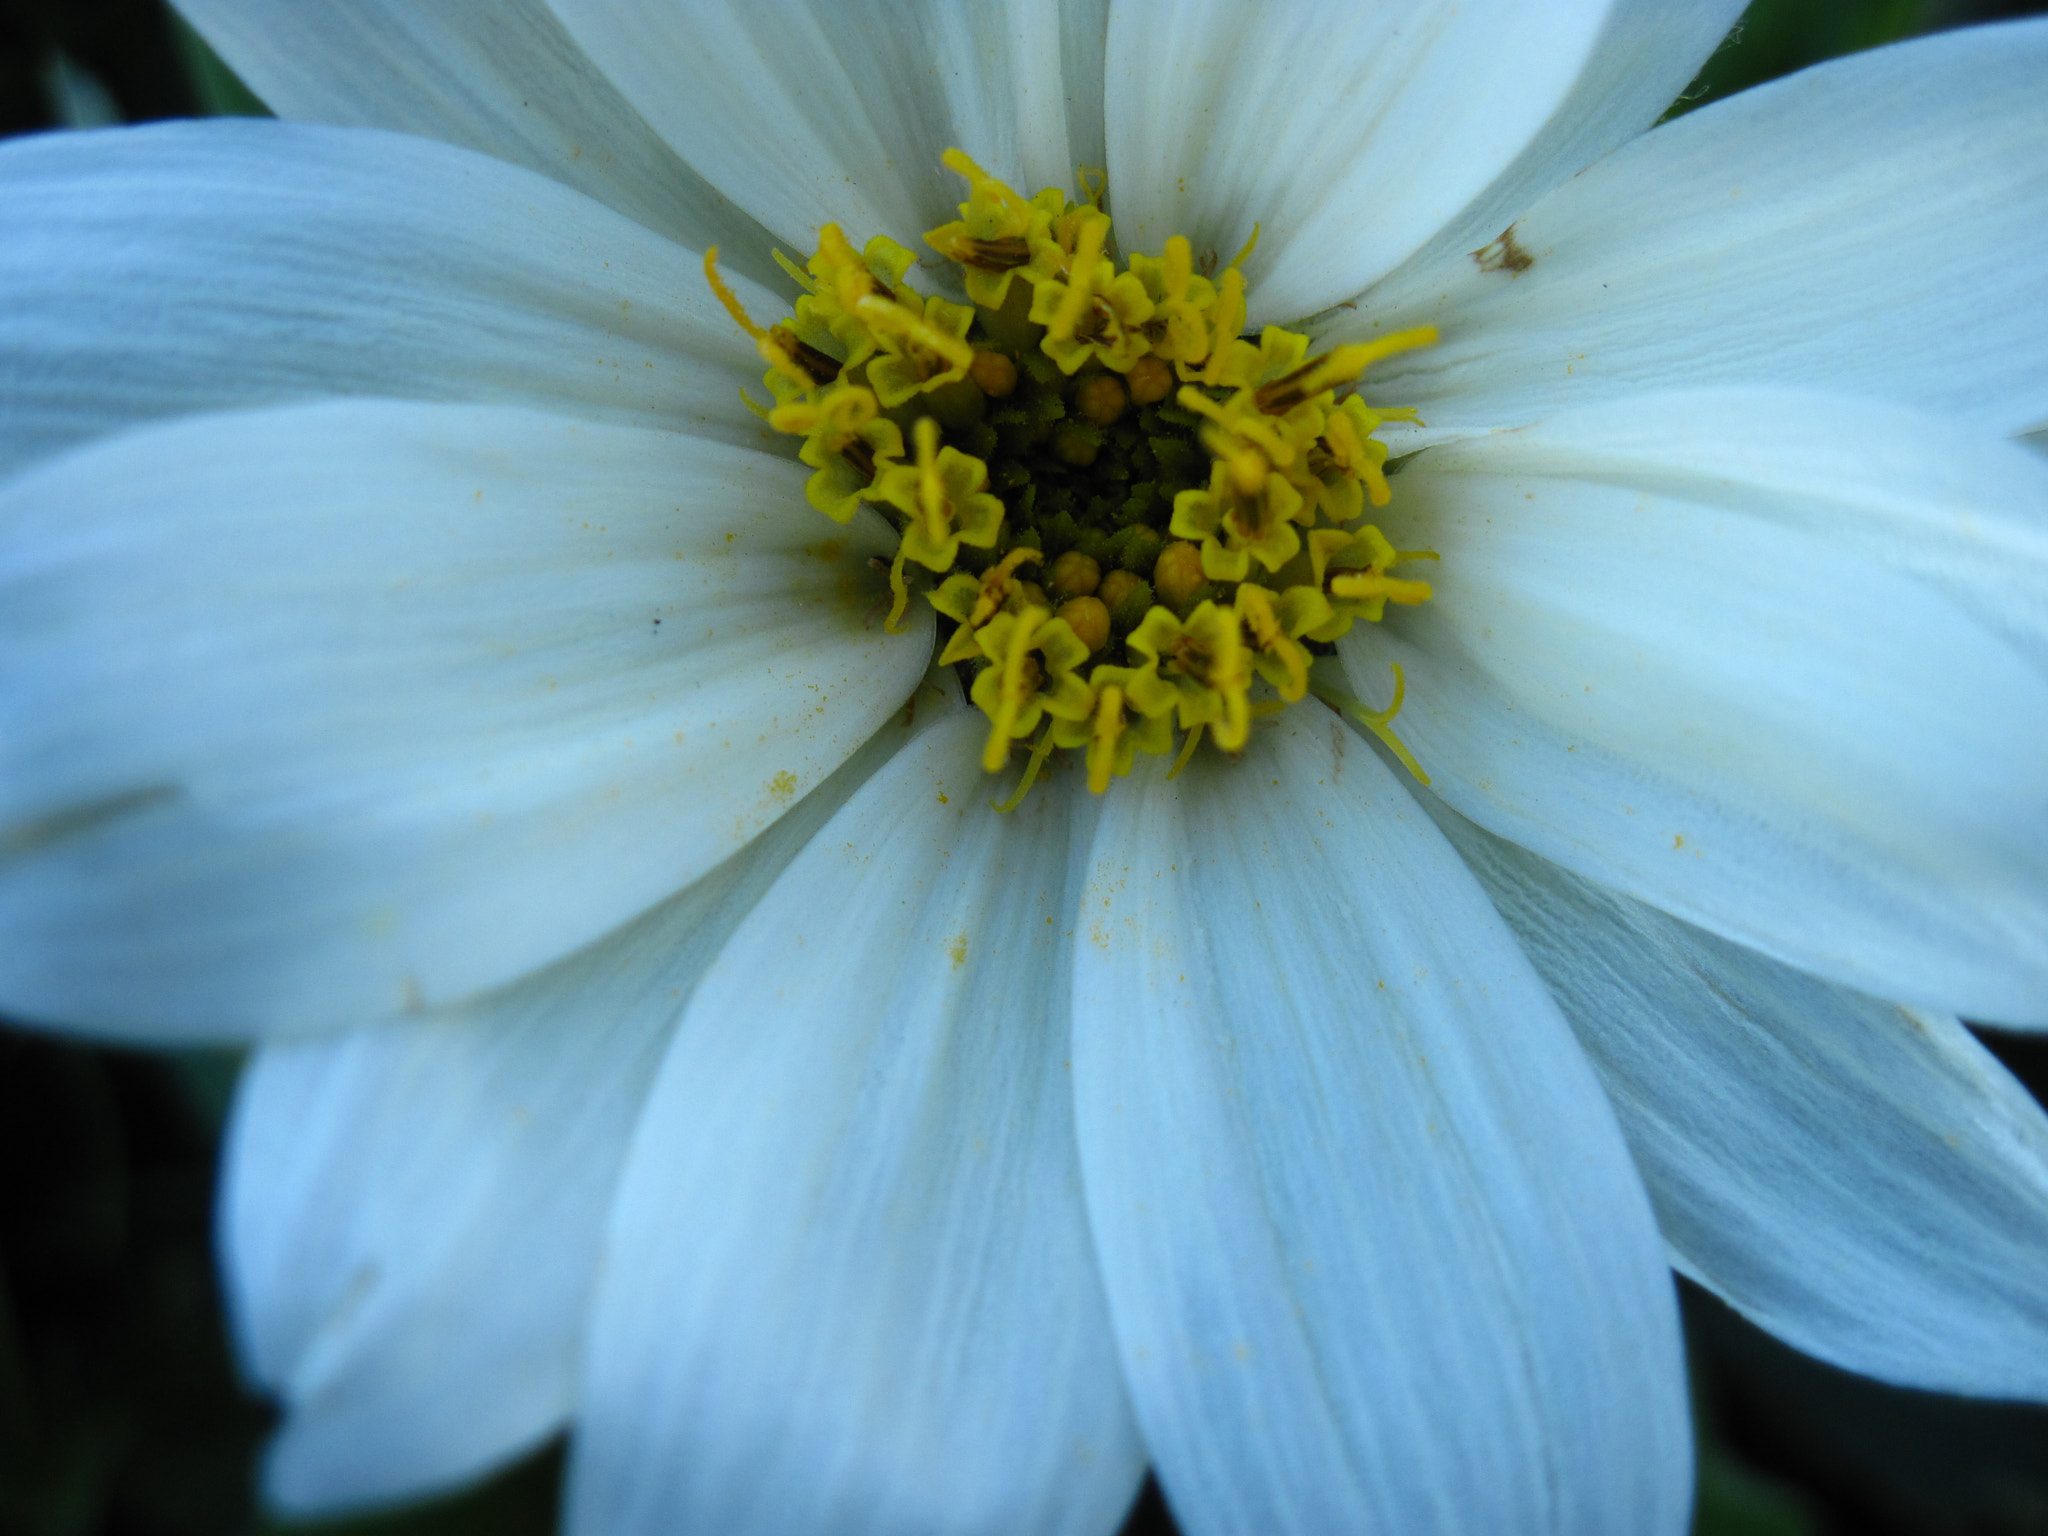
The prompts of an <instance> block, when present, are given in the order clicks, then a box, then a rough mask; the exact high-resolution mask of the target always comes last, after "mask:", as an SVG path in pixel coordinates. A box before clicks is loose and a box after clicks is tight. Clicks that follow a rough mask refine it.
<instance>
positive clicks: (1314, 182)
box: [1105, 0, 1611, 322]
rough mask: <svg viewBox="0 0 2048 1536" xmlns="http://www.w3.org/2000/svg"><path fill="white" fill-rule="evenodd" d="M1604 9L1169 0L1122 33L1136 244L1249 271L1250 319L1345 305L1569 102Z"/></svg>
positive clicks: (1112, 142)
mask: <svg viewBox="0 0 2048 1536" xmlns="http://www.w3.org/2000/svg"><path fill="white" fill-rule="evenodd" d="M1610 9H1611V5H1610V3H1609V0H1580V3H1578V4H1572V5H1516V4H1510V3H1503V0H1477V3H1472V0H1463V3H1454V0H1401V3H1393V0H1378V3H1371V4H1364V5H1352V6H1345V7H1342V8H1341V9H1340V8H1338V7H1333V6H1328V5H1307V6H1289V7H1284V8H1282V7H1265V8H1253V7H1248V6H1242V5H1214V4H1210V3H1208V0H1160V3H1157V4H1152V5H1146V6H1143V7H1138V8H1127V9H1122V10H1119V11H1117V12H1116V13H1115V14H1114V15H1113V16H1112V18H1111V22H1110V29H1109V60H1108V64H1107V67H1106V70H1105V75H1106V83H1107V89H1108V96H1107V105H1106V115H1107V122H1108V129H1109V175H1110V195H1111V197H1112V198H1113V199H1114V204H1115V210H1116V221H1117V236H1118V239H1119V240H1120V242H1121V243H1122V246H1123V248H1124V249H1125V250H1127V251H1158V250H1160V249H1161V248H1162V247H1163V246H1164V245H1165V243H1166V240H1167V239H1168V237H1169V236H1172V235H1176V234H1181V235H1186V236H1187V237H1188V239H1189V240H1190V241H1191V242H1192V243H1193V245H1194V248H1195V251H1196V253H1197V254H1198V255H1199V254H1200V253H1202V252H1203V251H1205V250H1209V251H1215V252H1216V253H1217V254H1218V256H1219V257H1220V259H1222V260H1224V261H1228V260H1229V259H1230V257H1231V255H1232V254H1233V253H1234V252H1235V251H1236V250H1237V249H1238V247H1240V246H1242V245H1243V244H1244V243H1245V241H1246V240H1247V239H1248V238H1250V236H1251V233H1252V226H1253V225H1254V224H1257V225H1258V226H1259V229H1260V238H1259V248H1258V251H1257V253H1256V254H1255V255H1254V256H1253V257H1252V258H1251V260H1249V261H1248V262H1246V263H1245V276H1246V278H1247V279H1248V280H1249V294H1250V299H1251V304H1252V315H1253V319H1254V321H1255V322H1256V321H1259V320H1287V319H1291V318H1293V317H1295V316H1298V315H1306V314H1311V313H1313V312H1315V311H1317V310H1320V309H1325V308H1328V307H1329V306H1330V305H1332V304H1335V303H1337V302H1338V301H1339V300H1342V299H1348V298H1350V297H1352V296H1353V295H1354V294H1356V293H1357V292H1358V291H1359V290H1360V289H1362V288H1364V287H1365V286H1366V285H1367V284H1368V283H1370V282H1372V281H1373V280H1374V279H1375V278H1377V277H1380V276H1382V275H1384V274H1385V273H1386V272H1387V271H1388V270H1389V269H1391V268H1392V267H1394V266H1395V265H1396V264H1397V263H1399V262H1400V260H1401V259H1402V258H1403V257H1404V256H1407V255H1408V254H1410V253H1411V252H1412V251H1414V250H1415V249H1416V248H1417V247H1418V246H1420V245H1421V244H1422V243H1423V242H1424V241H1425V240H1427V239H1429V237H1430V236H1431V235H1433V234H1435V233H1436V232H1437V231H1438V230H1439V229H1440V228H1442V227H1443V225H1444V224H1445V223H1446V222H1448V221H1449V220H1450V219H1451V217H1452V216H1453V215H1454V214H1456V213H1457V212H1458V210H1459V209H1461V208H1463V207H1464V206H1465V204H1467V203H1468V202H1470V201H1471V200H1472V198H1473V197H1474V195H1475V194H1477V193H1479V192H1480V191H1482V190H1483V189H1484V188H1485V187H1486V186H1487V184H1488V183H1490V182H1492V181H1493V180H1494V178H1495V177H1496V176H1498V175H1500V173H1501V172H1502V171H1503V170H1505V169H1506V168H1507V167H1508V165H1509V164H1510V163H1511V162H1513V161H1514V160H1515V158H1516V157H1517V156H1518V155H1519V154H1521V153H1522V151H1523V150H1524V148H1525V147H1527V146H1528V144H1529V143H1530V141H1531V140H1532V139H1533V138H1535V136H1536V135H1537V133H1538V132H1539V131H1540V130H1541V129H1542V128H1543V126H1544V124H1545V122H1546V121H1547V120H1549V119H1550V118H1551V117H1552V115H1553V114H1555V113H1557V112H1558V111H1559V110H1560V109H1561V108H1562V106H1563V104H1564V103H1565V101H1566V100H1567V98H1568V97H1569V95H1570V92H1571V89H1572V83H1573V81H1574V80H1576V79H1577V78H1578V76H1579V73H1580V71H1581V70H1582V69H1584V68H1585V67H1586V64H1587V60H1588V58H1589V57H1590V56H1591V54H1592V51H1593V45H1594V40H1595V39H1596V38H1597V37H1598V36H1599V35H1600V31H1601V27H1602V24H1603V22H1604V21H1605V20H1606V17H1607V13H1608V11H1609V10H1610Z"/></svg>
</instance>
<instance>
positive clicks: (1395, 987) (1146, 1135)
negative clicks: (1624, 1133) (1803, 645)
mask: <svg viewBox="0 0 2048 1536" xmlns="http://www.w3.org/2000/svg"><path fill="white" fill-rule="evenodd" d="M1299 715H1308V716H1309V717H1310V718H1309V719H1308V720H1307V721H1306V722H1301V721H1299V720H1297V718H1296V717H1297V716H1299ZM1317 715H1321V712H1320V711H1311V710H1303V711H1293V712H1290V714H1289V716H1288V717H1287V718H1286V719H1285V720H1284V721H1283V722H1281V723H1278V724H1276V725H1275V726H1274V727H1272V728H1271V729H1270V730H1268V731H1261V732H1258V733H1255V735H1254V738H1253V743H1252V746H1251V748H1250V749H1249V750H1248V751H1247V752H1246V754H1245V756H1244V759H1243V760H1242V761H1241V762H1237V763H1229V762H1224V761H1221V760H1219V759H1218V758H1216V757H1215V756H1214V755H1202V756H1198V757H1197V759H1196V761H1195V762H1194V763H1193V764H1192V765H1191V766H1190V767H1189V768H1188V770H1187V771H1186V773H1184V774H1183V775H1182V776H1181V777H1180V778H1178V779H1175V780H1173V781H1171V782H1167V781H1165V780H1164V778H1163V775H1162V774H1160V773H1159V772H1157V771H1143V772H1144V777H1143V778H1142V779H1140V778H1139V776H1138V775H1133V779H1132V781H1131V782H1130V783H1129V784H1128V785H1124V786H1119V787H1117V788H1116V789H1115V790H1113V791H1112V793H1111V795H1110V796H1109V800H1108V804H1107V805H1106V807H1105V808H1104V811H1103V815H1102V822H1101V826H1100V829H1099V831H1098V833H1097V836H1096V841H1095V845H1094V851H1093V853H1092V855H1091V858H1090V865H1091V869H1090V875H1089V882H1088V885H1087V887H1086V891H1085V895H1084V897H1083V901H1082V906H1081V915H1080V926H1081V929H1082V942H1081V943H1080V944H1079V945H1078V946H1077V950H1076V959H1075V975H1074V998H1075V1002H1074V1028H1075V1033H1074V1085H1075V1096H1076V1108H1077V1118H1078V1122H1079V1127H1080V1139H1081V1166H1082V1171H1083V1176H1084V1179H1085V1181H1086V1186H1087V1191H1088V1209H1089V1214H1090V1217H1091V1219H1092V1221H1093V1225H1094V1230H1095V1238H1096V1245H1097V1247H1098V1249H1099V1250H1100V1251H1101V1255H1102V1267H1103V1274H1104V1278H1105V1282H1106V1284H1107V1286H1108V1290H1109V1298H1110V1309H1111V1312H1112V1314H1113V1316H1114V1317H1115V1320H1116V1329H1117V1340H1118V1343H1119V1345H1120V1346H1121V1348H1122V1350H1123V1358H1124V1368H1125V1373H1126V1379H1127V1380H1128V1381H1129V1383H1130V1389H1131V1393H1132V1397H1133V1400H1134V1403H1135V1405H1136V1407H1137V1411H1138V1419H1139V1422H1140V1423H1141V1424H1142V1425H1143V1427H1144V1431H1145V1440H1146V1444H1147V1445H1148V1446H1150V1448H1151V1451H1152V1455H1153V1458H1154V1461H1155V1463H1156V1464H1157V1466H1158V1468H1159V1473H1160V1477H1161V1480H1162V1481H1163V1482H1164V1484H1165V1486H1166V1491H1167V1495H1168V1497H1169V1499H1170V1500H1171V1501H1172V1503H1173V1507H1174V1513H1175V1517H1176V1519H1177V1520H1178V1521H1179V1522H1180V1524H1181V1527H1182V1528H1183V1529H1184V1530H1186V1531H1188V1532H1189V1533H1190V1536H1204V1533H1209V1532H1224V1531H1276V1532H1294V1531H1299V1532H1321V1531H1335V1530H1374V1531H1388V1532H1393V1531H1399V1532H1403V1533H1409V1532H1448V1531H1469V1532H1474V1533H1477V1532H1497V1531H1504V1530H1512V1531H1550V1532H1556V1533H1559V1536H1564V1533H1571V1536H1583V1533H1591V1532H1600V1531H1612V1532H1615V1533H1627V1536H1645V1533H1656V1532H1671V1533H1675V1532H1679V1531H1682V1530H1683V1529H1684V1528H1685V1521H1686V1518H1687V1516H1688V1514H1689V1512H1690V1493H1691V1464H1690V1461H1691V1442H1690V1436H1689V1434H1688V1431H1687V1426H1686V1411H1685V1401H1684V1369H1683V1365H1682V1362H1681V1359H1680V1352H1679V1344H1678V1332H1677V1322H1676V1317H1675V1309H1674V1306H1673V1298H1672V1291H1671V1280H1670V1276H1669V1274H1668V1272H1667V1271H1666V1269H1665V1267H1664V1262H1663V1255H1662V1246H1661V1244H1660V1243H1659V1242H1658V1240H1657V1233H1656V1228H1655V1226H1654V1224H1653V1223H1652V1220H1651V1215H1650V1209H1649V1205H1648V1202H1647V1201H1646V1200H1645V1199H1644V1198H1643V1192H1642V1187H1641V1185H1640V1183H1639V1182H1638V1181H1637V1178H1636V1173H1635V1170H1634V1168H1633V1167H1632V1166H1631V1164H1630V1162H1629V1157H1628V1152H1627V1150H1626V1148H1625V1147H1624V1145H1623V1143H1622V1139H1621V1136H1620V1134H1619V1132H1618V1131H1617V1129H1616V1127H1615V1124H1614V1118H1613V1114H1612V1111H1611V1110H1610V1109H1609V1108H1608V1105H1607V1102H1606V1100H1605V1097H1604V1096H1603V1095H1602V1093H1601V1091H1600V1086H1599V1084H1598V1082H1597V1081H1596V1080H1595V1079H1594V1077H1593V1074H1592V1073H1591V1072H1590V1071H1588V1070H1587V1068H1586V1064H1585V1061H1584V1059H1583V1058H1582V1057H1581V1055H1580V1053H1579V1050H1578V1048H1577V1046H1576V1045H1575V1044H1574V1043H1573V1042H1572V1039H1571V1035H1570V1032H1569V1031H1568V1030H1567V1028H1566V1027H1565V1023H1564V1020H1563V1019H1561V1018H1559V1017H1558V1015H1557V1011H1556V1009H1555V1008H1554V1007H1553V1006H1552V1004H1551V1002H1550V1000H1549V998H1548V997H1547V996H1545V995H1544V992H1543V987H1542V984H1541V983H1540V982H1539V981H1538V980H1537V978H1536V976H1535V974H1534V972H1532V971H1531V970H1530V969H1529V966H1528V963H1527V962H1526V961H1525V960H1524V959H1523V958H1522V956H1521V955H1520V953H1519V952H1518V951H1517V949H1516V948H1515V944H1514V940H1513V939H1512V938H1511V937H1510V936H1509V934H1508V932H1507V930H1506V929H1505V927H1503V926H1502V924H1501V922H1500V919H1499V918H1498V917H1497V916H1496V915H1495V914H1494V912H1493V910H1492V909H1491V908H1490V907H1489V906H1488V905H1487V902H1486V898H1485V896H1484V894H1483V893H1482V892H1481V891H1480V889H1479V887H1478V886H1477V885H1476V884H1475V883H1474V882H1473V880H1472V877H1471V876H1470V875H1469V874H1468V873H1467V872H1466V871H1465V869H1464V867H1463V865H1462V864H1460V862H1459V861H1458V858H1457V856H1456V854H1455V853H1454V852H1453V851H1452V850H1451V848H1450V846H1449V844H1447V843H1446V842H1445V841H1444V840H1443V838H1442V837H1441V836H1439V835H1438V834H1437V832H1436V830H1435V829H1434V828H1433V827H1431V826H1430V825H1429V821H1428V818H1427V817H1426V816H1424V815H1423V813H1422V812H1421V811H1420V810H1418V809H1417V808H1416V807H1415V805H1414V803H1413V802H1412V801H1411V800H1410V799H1409V797H1408V795H1407V794H1406V792H1405V791H1404V790H1403V789H1402V788H1401V787H1400V786H1399V785H1398V784H1397V783H1395V782H1394V780H1393V779H1392V777H1391V776H1390V775H1389V773H1388V771H1387V770H1386V769H1385V768H1383V767H1382V766H1381V765H1380V763H1379V761H1378V760H1377V759H1376V758H1375V757H1374V756H1373V754H1372V753H1371V752H1370V751H1369V750H1367V749H1366V748H1365V747H1364V745H1363V744H1362V743H1360V742H1359V741H1358V740H1356V739H1355V738H1353V737H1351V736H1350V734H1349V733H1348V732H1347V731H1346V730H1345V728H1344V727H1343V726H1342V725H1340V724H1339V723H1338V722H1337V721H1336V720H1334V719H1332V718H1331V717H1329V716H1328V715H1321V718H1320V719H1317V718H1315V717H1316V716H1317ZM1155 767H1156V765H1155Z"/></svg>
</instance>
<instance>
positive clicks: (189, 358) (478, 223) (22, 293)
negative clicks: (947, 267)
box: [0, 121, 776, 474]
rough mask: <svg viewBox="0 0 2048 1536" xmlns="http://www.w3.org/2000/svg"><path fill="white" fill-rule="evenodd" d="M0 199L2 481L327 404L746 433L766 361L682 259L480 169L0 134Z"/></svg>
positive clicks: (225, 138) (540, 191) (133, 137)
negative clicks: (211, 418) (59, 458)
mask: <svg viewBox="0 0 2048 1536" xmlns="http://www.w3.org/2000/svg"><path fill="white" fill-rule="evenodd" d="M0 202H4V204H5V206H6V207H7V209H8V210H9V217H8V218H7V219H6V220H5V221H4V223H0V392H4V394H5V397H6V399H7V403H8V408H7V411H6V413H5V414H4V415H0V474H5V473H8V472H11V471H14V470H18V469H19V468H21V467H22V466H23V465H24V464H26V463H28V462H29V461H31V460H33V459H35V458H38V457H43V456H47V455H49V454H51V453H54V452H56V451H58V450H60V449H63V448H66V447H69V446H71V445H73V444H76V443H78V442H81V441H83V440H86V439H89V438H92V437H95V436H99V435H102V434H105V433H109V432H113V431H117V430H119V429H121V428H123V427H127V426H131V425H134V424H135V423H138V422H142V421H148V420H151V419H153V418H157V417H162V416H176V415H183V414H186V413H190V412H198V411H210V410H226V409H236V408H242V407H247V406H258V405H272V404H278V403H281V402H285V401H292V400H304V399H308V398H312V397H318V396H323V395H383V396H398V397H404V398H411V399H426V400H470V401H477V402H489V403H494V404H506V405H532V406H539V407H542V408H544V409H551V410H560V411H565V412H567V413H569V414H571V415H576V416H586V417H593V418H598V419H606V420H612V421H620V422H627V423H631V424H634V425H641V426H653V427H676V428H683V429H686V430H689V431H693V432H697V433H700V434H702V435H704V436H707V437H715V438H718V439H720V440H722V441H725V442H730V443H739V444H744V445H749V446H752V445H757V444H759V443H761V442H762V441H763V435H762V427H761V423H760V421H759V420H758V419H757V418H755V417H754V416H752V415H751V414H749V413H748V412H747V410H746V409H745V407H743V406H742V405H741V403H740V399H739V393H738V387H739V385H740V384H741V383H743V382H752V381H753V380H755V379H758V378H759V376H760V372H761V364H760V360H759V359H758V358H757V357H756V356H755V354H754V349H753V345H752V344H751V343H750V342H749V341H748V340H747V338H746V336H745V335H744V334H742V333H741V331H740V330H739V328H738V327H737V326H735V325H734V324H733V323H732V321H731V319H730V318H729V317H728V316H727V315H726V314H725V313H724V311H723V310H721V309H720V308H719V306H718V303H717V301H716V300H715V299H714V298H713V297H712V295H711V292H710V289H709V288H708V287H707V286H706V284H705V282H704V273H703V268H702V267H701V265H700V264H699V262H698V260H697V258H696V257H694V256H692V255H691V254H690V253H689V252H687V251H684V250H682V249H680V248H678V247H676V246H673V245H671V244H669V243H668V242H667V241H666V240H660V239H657V238H655V237H653V236H651V235H649V234H648V233H647V232H646V231H645V230H643V229H641V228H640V227H639V226H638V225H636V224H634V223H632V222H631V221H630V220H627V219H624V218H621V217H620V216H619V215H617V214H615V213H613V212H611V211H610V210H609V209H606V208H603V207H600V206H599V205H598V204H596V203H594V202H592V201H590V200H589V199H588V198H585V197H580V196H578V195H577V194H575V193H573V192H567V191H564V190H563V189H562V188H561V187H558V186H555V185H553V184H551V183H549V182H547V181H544V180H542V179H541V178H539V177H537V176H534V175H532V174H530V173H528V172H526V171H521V170H516V169H514V168H512V167H510V166H506V165H502V164H499V163H498V162H496V161H492V160H487V159H484V158H482V157H481V156H477V155H472V154H467V153H464V152H462V151H460V150H454V149H449V148H447V147H445V146H443V145H439V144H430V143H426V142H424V141H422V140H419V139H409V138H402V137H400V136H398V135H395V134H383V133H365V132H354V131H344V130H341V129H333V128H299V127H291V126H288V125H285V124H281V123H268V122H255V123H251V122H240V121H234V122H230V121H217V122H208V123H174V124H165V125H163V126H160V127H151V128H138V129H129V130H122V131H118V132H111V133H93V134H83V133H80V134H49V135H44V136H40V137H34V138H27V139H16V140H12V141H10V142H8V143H6V144H4V145H0ZM736 282H737V284H738V285H739V287H740V288H741V290H742V292H744V293H745V294H746V295H747V296H748V298H749V301H750V302H755V303H758V304H760V305H761V307H762V308H763V309H764V310H765V309H767V308H768V307H769V306H771V305H773V304H774V303H775V302H776V301H774V300H773V299H770V298H769V297H768V296H767V295H766V294H765V293H764V292H763V291H762V290H760V289H758V288H754V287H753V286H752V285H751V284H748V283H746V282H745V280H744V279H738V278H736Z"/></svg>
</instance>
